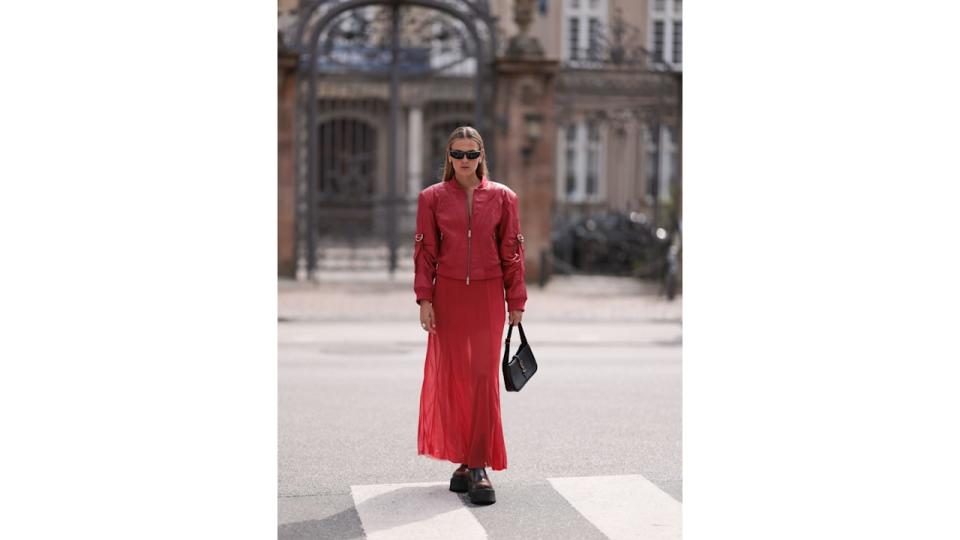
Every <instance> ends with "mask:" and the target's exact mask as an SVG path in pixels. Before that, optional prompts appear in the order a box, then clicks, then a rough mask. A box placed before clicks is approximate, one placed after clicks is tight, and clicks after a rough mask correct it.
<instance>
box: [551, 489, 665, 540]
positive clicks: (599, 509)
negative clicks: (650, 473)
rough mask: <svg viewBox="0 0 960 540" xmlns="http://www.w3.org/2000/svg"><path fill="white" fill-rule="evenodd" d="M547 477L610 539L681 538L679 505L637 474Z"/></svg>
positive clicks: (658, 539)
mask: <svg viewBox="0 0 960 540" xmlns="http://www.w3.org/2000/svg"><path fill="white" fill-rule="evenodd" d="M547 480H549V481H550V484H551V485H552V486H553V488H554V489H555V490H557V491H558V492H559V493H560V494H561V495H563V497H564V498H565V499H567V500H568V501H569V502H570V504H571V505H572V506H573V507H574V508H576V509H577V511H578V512H580V513H581V514H583V516H584V517H585V518H587V519H588V520H589V521H590V522H591V523H593V525H594V526H596V527H597V528H598V529H600V531H601V532H603V534H605V535H607V536H609V537H610V538H611V540H620V539H621V538H623V539H636V538H643V539H644V540H647V539H657V540H668V539H669V540H674V539H679V538H680V537H681V504H680V503H679V502H678V501H677V500H676V499H674V498H673V497H671V496H670V495H667V494H666V493H664V492H663V490H661V489H660V488H658V487H657V486H655V485H654V484H653V483H652V482H650V481H649V480H647V479H646V478H644V477H643V476H640V475H639V474H629V475H620V476H584V477H574V478H548V479H547Z"/></svg>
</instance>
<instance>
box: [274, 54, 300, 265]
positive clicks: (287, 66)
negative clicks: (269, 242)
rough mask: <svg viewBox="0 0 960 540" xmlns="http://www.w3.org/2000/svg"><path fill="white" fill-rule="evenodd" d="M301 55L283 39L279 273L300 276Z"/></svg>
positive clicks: (280, 59)
mask: <svg viewBox="0 0 960 540" xmlns="http://www.w3.org/2000/svg"><path fill="white" fill-rule="evenodd" d="M297 61H298V60H297V55H296V54H292V53H289V52H286V51H285V50H284V49H283V47H282V43H281V47H280V54H279V57H278V62H277V66H278V70H277V71H278V72H277V84H278V88H277V93H278V99H277V109H278V110H277V274H278V275H279V276H281V277H290V278H293V277H296V272H297V254H296V234H297V230H296V212H297V209H296V198H297V196H296V174H295V170H296V169H295V160H294V147H293V145H294V133H293V130H294V121H293V117H294V114H295V110H296V99H297V97H296V95H297V94H296V90H297V71H296V69H297Z"/></svg>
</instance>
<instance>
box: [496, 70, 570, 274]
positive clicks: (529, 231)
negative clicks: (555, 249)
mask: <svg viewBox="0 0 960 540" xmlns="http://www.w3.org/2000/svg"><path fill="white" fill-rule="evenodd" d="M496 69H497V84H498V88H497V104H496V107H495V111H496V119H497V126H496V137H495V139H494V141H495V145H496V147H495V149H496V155H497V170H496V171H492V175H493V177H494V179H497V180H499V181H501V182H503V183H505V184H507V185H508V186H510V188H511V189H513V190H514V191H516V192H517V195H519V197H520V222H521V223H520V226H521V228H522V229H523V235H524V239H525V248H526V265H527V283H528V284H531V283H535V282H537V281H539V280H540V279H541V274H542V271H543V269H542V268H541V253H543V251H544V250H549V249H550V226H551V221H552V218H553V207H554V192H555V182H556V174H557V171H556V163H557V159H556V150H557V126H556V122H555V121H554V107H555V104H554V101H555V95H556V75H557V71H558V70H559V62H557V61H554V60H545V59H543V58H536V57H519V58H510V57H508V58H503V59H499V60H497V63H496Z"/></svg>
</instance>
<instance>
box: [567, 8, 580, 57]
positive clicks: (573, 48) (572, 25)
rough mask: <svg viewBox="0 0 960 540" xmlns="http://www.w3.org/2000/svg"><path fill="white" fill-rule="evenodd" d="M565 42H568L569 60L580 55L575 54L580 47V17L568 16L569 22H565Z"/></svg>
mask: <svg viewBox="0 0 960 540" xmlns="http://www.w3.org/2000/svg"><path fill="white" fill-rule="evenodd" d="M567 31H568V32H569V34H568V35H567V42H568V43H569V44H570V51H569V53H568V56H569V58H570V59H571V60H576V59H577V58H579V57H580V56H579V55H578V54H577V51H578V50H579V48H580V19H577V18H576V17H570V19H569V23H568V24H567Z"/></svg>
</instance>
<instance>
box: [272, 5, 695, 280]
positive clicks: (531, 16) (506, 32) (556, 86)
mask: <svg viewBox="0 0 960 540" xmlns="http://www.w3.org/2000/svg"><path fill="white" fill-rule="evenodd" d="M331 1H332V2H333V3H336V2H338V1H340V2H344V1H345V0H331ZM436 2H437V3H438V4H452V3H455V2H456V0H436ZM461 3H462V4H464V5H468V6H469V9H478V10H486V11H485V13H486V15H487V16H489V20H491V21H493V32H491V33H490V35H489V36H487V38H489V40H492V42H493V43H495V45H494V52H493V54H492V56H493V58H490V59H489V60H491V61H490V62H486V63H484V62H481V63H478V58H477V57H470V55H469V54H466V53H469V52H471V51H472V49H471V47H477V44H476V43H473V44H471V43H470V42H468V40H464V39H460V40H459V41H458V36H463V35H467V34H468V33H469V32H467V30H469V28H468V27H467V26H465V25H463V23H462V22H460V21H457V20H455V18H450V17H447V18H446V19H444V18H443V17H446V15H444V14H442V13H439V12H436V11H435V10H431V9H429V8H427V7H423V6H420V7H417V6H408V7H404V8H402V9H403V10H404V11H403V13H404V15H403V17H402V21H401V22H400V23H398V24H402V27H403V29H402V30H401V31H402V32H409V36H408V35H407V34H404V36H406V37H404V38H403V39H401V40H400V46H401V47H404V51H405V52H404V53H401V56H400V57H399V58H401V60H400V61H401V62H406V63H405V64H404V66H405V69H407V70H408V71H409V72H410V73H414V72H416V71H417V70H418V69H420V68H421V67H423V68H424V69H421V71H422V72H423V74H422V75H421V76H416V75H410V74H409V73H407V74H405V76H403V77H400V78H399V80H398V82H397V84H396V85H394V86H391V84H390V81H389V78H388V77H384V76H377V75H376V74H374V75H371V73H373V71H371V70H376V69H377V62H379V61H381V60H380V59H379V57H378V56H377V55H378V54H380V55H381V56H382V53H383V51H384V50H389V49H388V47H387V45H385V43H386V41H385V39H384V37H385V36H387V35H389V34H390V32H389V27H390V24H391V22H390V20H391V19H390V18H389V16H388V15H387V10H389V7H385V6H367V7H363V8H358V9H357V10H354V11H355V12H356V15H355V16H353V19H350V18H348V17H346V14H345V15H344V17H341V18H339V19H336V20H334V21H333V24H334V25H339V26H338V30H337V32H338V33H332V32H328V33H327V34H326V36H327V37H326V38H323V36H324V34H323V32H320V34H319V35H320V36H321V38H322V39H326V41H324V42H323V43H321V44H320V46H321V47H322V46H328V45H329V44H330V43H334V44H336V42H337V41H336V40H337V39H339V40H340V42H341V43H347V44H350V47H347V46H342V47H341V48H340V51H341V52H340V53H338V52H337V47H336V45H334V46H329V47H328V49H327V50H329V51H333V52H332V53H331V54H330V59H331V62H328V63H327V64H324V65H323V66H321V67H322V68H323V72H322V75H321V76H318V78H317V83H316V93H315V94H314V96H313V99H315V103H314V104H313V105H314V106H315V112H314V113H313V114H314V116H313V118H314V122H315V127H314V129H315V131H314V132H313V139H309V138H308V137H305V136H304V133H306V132H307V130H306V127H305V125H304V118H305V113H304V111H305V110H306V109H305V108H304V103H305V102H308V101H309V99H310V98H309V97H308V92H307V91H306V88H307V85H306V84H305V82H304V81H305V77H304V70H305V66H309V65H310V64H308V63H306V62H305V51H306V49H305V48H304V47H303V42H304V41H303V38H302V37H300V36H298V34H297V32H298V28H299V29H302V28H304V27H307V25H308V24H307V23H304V22H303V19H304V18H307V19H309V17H305V16H304V8H302V7H301V6H300V5H299V3H298V2H297V0H281V1H280V3H279V36H280V44H279V50H280V53H279V62H278V66H279V69H278V80H279V85H278V87H279V90H278V91H279V111H278V115H279V118H278V129H279V136H278V139H279V141H278V143H279V146H278V152H279V154H278V158H279V159H278V162H279V163H278V166H279V170H278V187H279V197H278V201H279V207H278V212H279V216H278V225H279V228H280V231H279V254H278V258H279V265H278V269H279V273H280V274H281V275H284V276H293V275H296V274H297V272H298V269H299V270H300V274H301V275H302V274H303V266H304V262H303V261H304V258H305V250H306V249H307V248H306V244H307V242H306V241H305V238H310V237H309V235H308V234H307V233H308V232H309V231H306V230H305V229H306V228H310V231H312V233H311V234H313V238H312V239H311V240H312V242H313V243H312V244H310V245H311V246H312V248H309V249H310V250H311V251H314V250H315V251H318V252H322V251H323V250H324V249H329V248H331V247H334V246H336V245H338V244H342V243H343V242H351V243H354V244H363V245H370V246H383V245H384V244H386V245H390V244H391V243H392V244H393V245H394V251H398V250H399V256H397V257H398V259H400V260H403V259H404V258H406V257H407V256H408V255H409V246H408V245H407V244H409V243H410V242H408V240H409V239H410V238H412V233H413V226H414V216H415V211H416V208H415V205H416V197H417V194H418V193H419V191H420V190H421V189H422V188H423V187H425V186H427V185H430V184H432V183H434V182H436V181H438V176H439V174H440V170H441V167H442V165H443V156H442V154H441V152H442V151H443V144H444V143H445V141H446V137H447V135H448V134H449V133H450V132H451V131H452V130H453V128H455V127H456V126H459V125H475V126H477V127H478V128H480V129H481V133H482V134H483V136H484V138H485V140H486V141H487V144H488V147H489V148H488V153H489V154H490V155H489V158H490V160H489V161H490V163H489V165H490V167H491V177H492V178H493V179H494V180H497V181H500V182H503V183H505V184H507V185H508V186H510V187H511V188H513V189H514V190H515V191H517V192H518V193H519V194H520V198H521V203H522V206H521V218H522V221H523V223H522V227H523V229H524V232H525V236H526V239H527V265H528V279H536V278H537V277H538V276H539V273H540V272H541V268H540V263H541V255H542V254H543V253H544V252H545V251H547V250H549V248H550V237H551V231H552V229H553V228H554V227H557V226H558V224H562V223H563V222H564V221H565V220H567V221H568V220H570V219H573V218H575V217H576V216H579V215H583V214H585V213H588V212H591V211H595V210H603V209H612V210H620V211H628V212H630V211H633V212H639V213H644V214H646V215H649V217H650V219H654V217H656V218H657V219H658V220H659V221H661V222H664V223H666V216H667V215H668V213H670V212H674V213H676V212H679V210H680V209H679V205H678V202H679V194H680V185H681V182H680V166H679V164H680V155H681V154H680V148H681V146H682V145H681V130H680V125H681V122H680V120H681V116H680V99H681V94H680V88H681V84H682V79H681V75H680V69H679V68H680V65H681V64H680V62H679V61H678V60H679V59H680V56H679V52H680V48H679V39H677V40H674V36H677V38H679V28H680V27H679V24H675V23H678V22H679V14H680V3H679V1H677V0H649V5H648V0H639V1H635V0H462V1H461ZM465 9H466V8H465ZM478 13H481V11H478ZM438 14H439V15H441V16H437V15H438ZM431 17H433V18H431ZM314 18H316V16H315V15H314ZM310 21H312V19H310ZM310 21H308V22H310ZM425 29H426V30H425ZM418 32H419V34H418ZM301 34H303V32H301ZM361 34H362V35H361ZM427 34H429V35H427ZM331 35H332V36H333V37H330V36H331ZM423 36H427V37H423ZM481 37H483V36H481ZM349 40H352V41H349ZM418 40H419V41H418ZM325 44H326V45H325ZM342 51H348V52H349V54H346V53H342ZM472 52H476V51H472ZM336 54H341V56H342V57H343V58H346V59H347V60H349V61H356V63H355V64H353V65H352V67H351V68H350V69H344V68H342V66H341V65H339V64H337V62H338V61H339V60H338V58H337V57H336ZM404 55H406V56H404ZM458 55H459V56H458ZM446 59H449V60H450V61H449V62H447V63H446V64H445V60H446ZM447 64H449V67H444V66H445V65H447ZM318 69H319V68H318ZM364 70H367V71H364ZM428 70H429V73H427V71H428ZM391 87H393V88H395V89H396V92H397V97H398V102H399V103H398V107H399V110H398V111H397V112H398V114H397V117H396V121H395V123H393V122H392V120H391V114H390V107H389V102H390V92H391ZM478 94H479V97H480V98H481V101H482V102H483V103H485V104H486V109H485V110H484V111H483V114H482V115H481V117H480V118H479V119H478V116H477V109H476V104H477V102H478ZM478 124H479V125H478ZM311 143H312V145H313V146H315V148H316V151H315V153H314V156H313V157H312V158H311V159H315V161H316V163H315V164H313V168H310V167H309V166H308V165H309V164H308V163H307V161H308V159H306V158H305V150H304V148H305V146H306V145H308V144H311ZM390 148H394V149H395V155H394V160H393V163H395V166H394V167H392V168H391V167H390V165H389V163H390V162H391V160H390V157H391V155H390ZM305 170H310V171H312V172H310V173H309V174H306V175H305V173H304V171H305ZM306 176H312V178H311V181H312V182H313V184H312V185H310V186H309V187H310V188H311V189H312V190H313V191H312V192H311V197H313V199H311V203H310V206H311V208H314V209H315V210H316V211H315V212H314V213H313V214H309V213H308V212H306V211H305V210H304V199H305V193H306V192H305V190H304V188H303V186H304V185H305V184H307V183H308V181H307V178H306ZM390 182H392V183H393V184H392V186H391V184H390ZM391 202H393V204H392V205H391ZM388 207H389V208H388ZM388 209H389V211H387V210H388ZM308 214H309V215H310V218H309V219H307V217H306V216H307V215H308ZM305 221H309V223H305ZM385 238H391V239H395V240H390V241H387V240H385ZM386 260H387V259H385V261H386ZM385 264H386V263H385ZM401 266H402V265H401Z"/></svg>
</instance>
